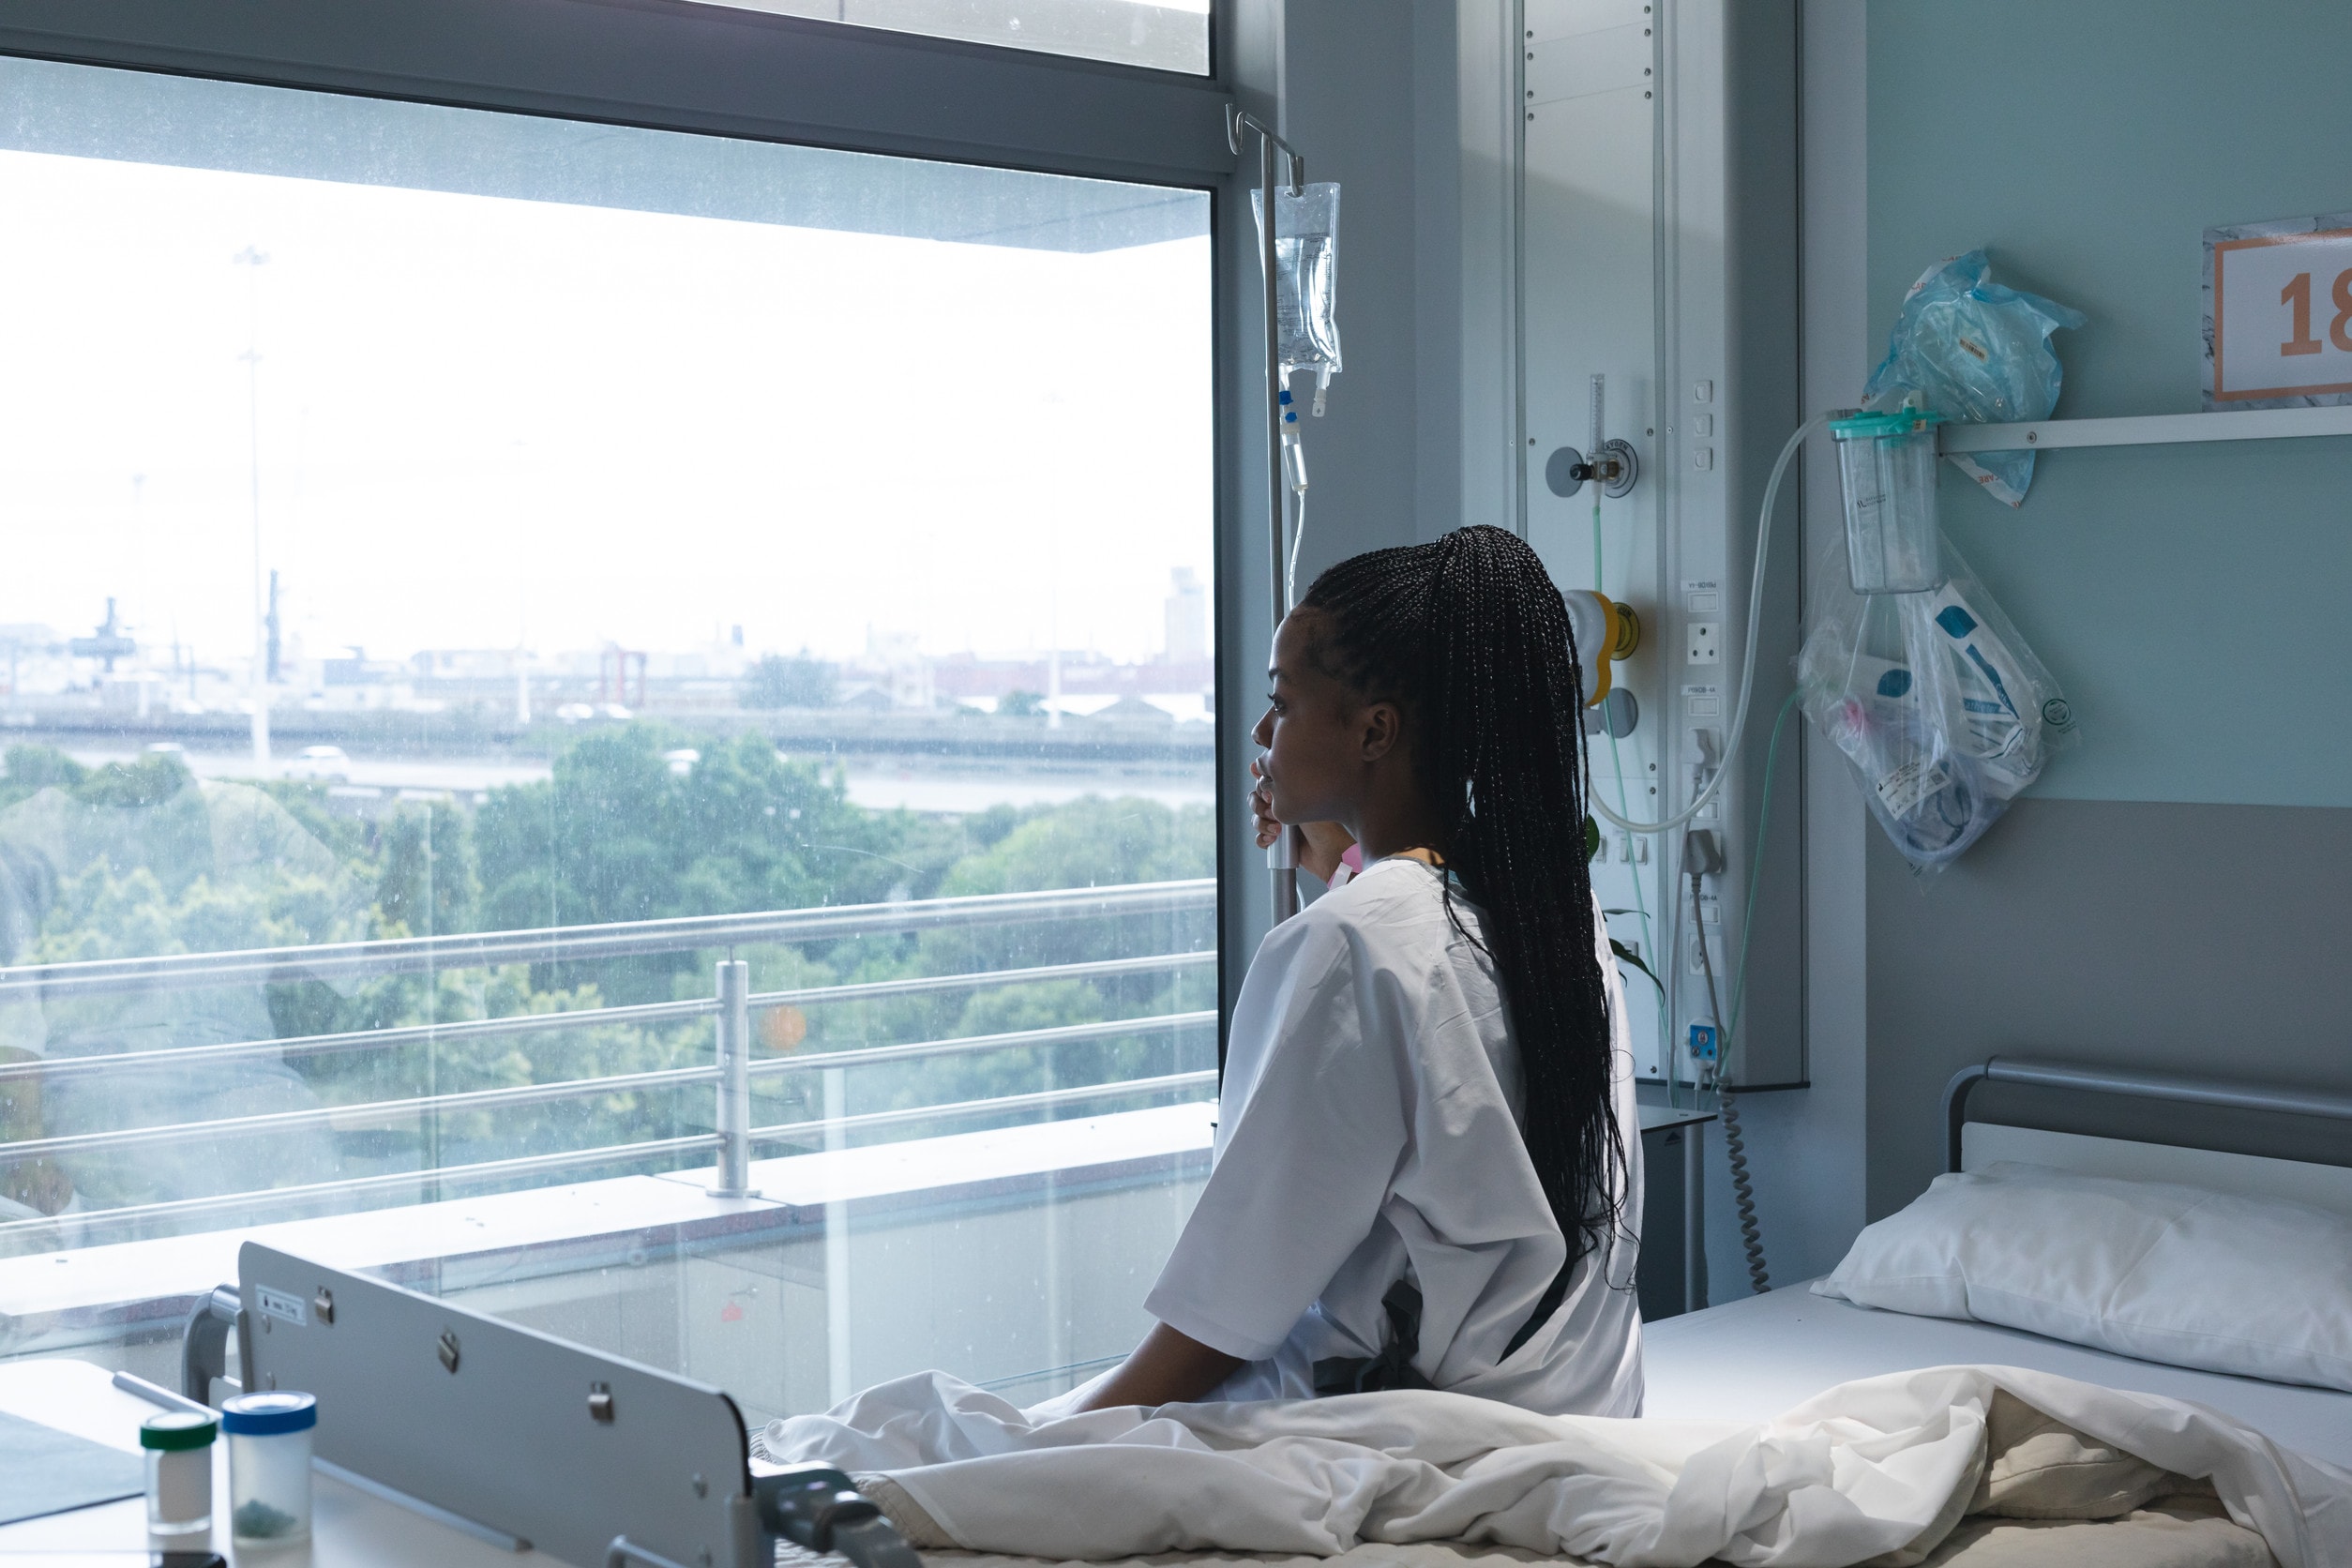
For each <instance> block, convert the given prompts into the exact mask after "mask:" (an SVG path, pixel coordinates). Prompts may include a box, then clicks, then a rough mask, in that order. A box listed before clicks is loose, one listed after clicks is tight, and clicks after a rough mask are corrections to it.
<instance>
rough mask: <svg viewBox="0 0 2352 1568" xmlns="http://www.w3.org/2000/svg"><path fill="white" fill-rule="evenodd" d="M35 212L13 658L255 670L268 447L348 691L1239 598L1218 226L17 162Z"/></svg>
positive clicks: (317, 642) (1086, 632) (292, 553)
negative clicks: (57, 636)
mask: <svg viewBox="0 0 2352 1568" xmlns="http://www.w3.org/2000/svg"><path fill="white" fill-rule="evenodd" d="M0 211H5V212H7V213H8V224H7V226H6V234H5V238H0V301H6V302H8V303H7V304H5V305H0V363H5V364H6V365H7V366H8V374H7V376H6V377H0V530H4V531H5V533H6V534H7V535H8V541H9V544H8V558H9V561H10V568H9V569H8V571H7V572H6V573H5V574H0V624H7V623H23V622H34V623H45V624H47V625H49V626H53V627H55V628H57V629H58V630H60V631H64V632H73V633H82V632H86V631H87V629H88V628H89V627H90V626H92V625H94V624H95V623H96V622H97V621H98V618H99V617H100V615H102V614H103V612H104V601H105V599H106V597H107V596H109V595H113V596H116V597H118V598H119V599H120V600H121V602H122V613H123V616H124V619H125V620H126V621H127V622H128V624H129V625H130V626H131V627H132V628H133V630H134V635H136V636H138V637H139V638H140V640H141V641H143V642H144V643H148V644H150V645H155V644H168V643H170V642H172V641H175V640H176V641H182V642H185V643H188V644H192V645H193V646H194V647H195V648H196V650H197V651H198V653H199V654H200V655H201V656H203V657H204V660H205V662H207V663H210V662H213V661H214V660H215V659H217V658H218V659H230V658H240V659H241V658H242V657H243V656H244V655H245V654H246V653H247V652H248V651H249V649H250V647H251V642H252V632H251V625H252V622H251V600H252V588H251V583H252V578H253V561H254V543H253V539H254V523H253V512H254V507H253V504H252V492H251V483H252V464H251V462H250V460H249V454H251V453H252V452H254V451H258V458H259V464H258V466H259V475H260V487H259V488H260V505H259V511H260V518H261V523H260V532H261V540H262V548H261V555H262V564H263V565H264V568H268V567H275V568H277V569H278V570H279V573H280V574H281V579H282V581H283V584H284V591H285V595H286V598H285V616H286V624H287V629H288V630H289V632H291V633H293V634H294V635H297V636H299V637H300V639H301V640H302V642H303V645H304V648H305V651H306V652H307V653H308V654H309V656H313V657H315V656H321V655H331V654H335V653H339V651H340V650H341V649H342V648H343V647H345V646H359V647H363V648H364V649H365V650H366V651H367V654H368V656H369V657H371V658H381V657H394V658H397V657H404V656H406V655H408V654H409V653H411V652H414V651H415V650H416V649H419V648H426V647H443V648H447V647H462V648H511V647H514V646H516V645H517V644H518V642H520V643H521V644H522V645H524V646H527V647H529V648H530V649H532V650H533V651H534V652H535V653H536V654H539V655H541V656H545V655H548V654H550V653H557V652H564V651H573V650H581V649H595V648H599V647H602V646H604V645H605V644H607V643H608V642H619V643H621V644H622V645H624V646H626V647H631V648H640V649H651V650H678V651H684V650H689V649H694V648H700V647H701V646H704V645H706V644H708V643H709V642H710V641H712V640H713V638H714V636H715V634H716V635H724V628H731V627H732V626H736V625H741V626H743V627H744V635H745V641H746V644H747V645H749V646H750V647H752V648H754V649H761V648H774V649H778V650H785V651H790V650H794V649H799V648H802V647H807V648H808V649H810V650H812V651H814V652H816V653H818V654H820V655H822V656H831V657H842V656H852V655H854V654H856V653H858V652H860V651H862V650H863V649H864V647H865V646H866V643H867V629H868V627H869V626H870V627H872V628H874V629H876V630H882V631H896V632H912V633H914V634H916V635H917V636H918V638H919V640H920V645H921V646H922V647H923V649H924V650H925V651H926V652H928V653H931V654H934V655H947V654H955V653H958V652H962V651H965V650H973V651H978V652H981V653H984V654H987V653H1013V652H1020V651H1024V650H1035V649H1043V648H1045V647H1047V646H1049V645H1051V644H1052V643H1054V642H1057V641H1058V643H1059V644H1060V645H1061V646H1062V647H1063V648H1068V649H1082V648H1095V649H1099V650H1101V651H1102V652H1104V653H1106V654H1108V655H1110V656H1114V657H1117V658H1122V659H1137V658H1144V657H1148V656H1152V655H1153V654H1155V653H1157V652H1158V651H1159V648H1160V644H1161V641H1162V638H1163V615H1162V604H1163V601H1164V600H1165V598H1166V596H1167V595H1168V589H1169V574H1170V571H1171V569H1172V568H1175V567H1180V566H1182V567H1190V568H1192V569H1193V570H1194V571H1196V572H1198V573H1199V575H1200V576H1201V577H1202V578H1203V579H1204V580H1205V579H1207V578H1209V576H1210V569H1209V568H1210V563H1211V516H1212V500H1213V498H1212V405H1211V396H1212V385H1211V359H1210V354H1211V328H1210V265H1211V258H1210V248H1209V242H1208V239H1207V237H1206V235H1205V234H1203V235H1202V236H1201V237H1200V238H1198V239H1184V240H1178V241H1174V242H1170V243H1163V244H1157V245H1151V246H1143V247H1138V248H1135V249H1124V250H1112V251H1105V252H1098V253H1094V254H1075V253H1068V252H1060V251H1032V250H1021V249H1011V248H1006V247H998V246H982V245H959V244H948V243H942V242H938V241H932V240H922V239H905V238H897V237H891V236H883V235H873V234H838V233H832V232H824V231H816V230H807V229H793V228H785V227H779V226H775V225H768V224H759V223H747V222H737V221H730V220H723V219H705V218H690V217H678V216H671V215H665V214H652V213H640V212H630V211H622V210H613V209H608V208H598V207H587V206H573V205H564V204H551V203H544V202H530V201H520V200H509V199H504V198H494V197H484V196H475V195H455V194H449V193H445V192H438V191H424V190H412V189H400V188H385V187H375V186H355V185H343V184H337V183H328V182H323V181H316V180H305V179H292V178H284V177H279V176H271V175H256V174H249V173H231V172H219V171H210V170H195V169H185V168H166V167H159V166H155V165H148V164H136V163H124V162H113V161H104V160H98V159H92V158H69V157H60V156H53V155H48V154H35V153H24V152H13V151H0ZM1205 218H1206V205H1205V203H1204V204H1203V219H1204V223H1205ZM248 249H256V250H258V251H260V252H261V253H263V254H264V255H265V256H266V257H267V261H266V262H265V264H262V265H259V266H251V265H245V264H236V263H234V262H233V261H232V258H233V257H234V256H236V255H238V254H240V253H242V252H245V251H247V250H248ZM249 347H252V348H256V349H258V352H259V355H260V357H259V361H258V367H255V366H252V365H249V363H248V361H247V360H246V358H245V357H244V356H245V355H246V354H247V353H248V350H249ZM256 372H257V373H256ZM249 378H250V379H249ZM249 394H250V395H251V400H250V401H249Z"/></svg>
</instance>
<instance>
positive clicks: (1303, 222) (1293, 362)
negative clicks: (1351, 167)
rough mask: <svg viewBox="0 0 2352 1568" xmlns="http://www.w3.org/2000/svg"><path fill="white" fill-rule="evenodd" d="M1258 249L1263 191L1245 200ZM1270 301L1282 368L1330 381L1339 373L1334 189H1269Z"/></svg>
mask: <svg viewBox="0 0 2352 1568" xmlns="http://www.w3.org/2000/svg"><path fill="white" fill-rule="evenodd" d="M1249 204H1250V210H1251V211H1252V212H1253V213H1255V214H1256V216H1257V219H1258V225H1259V227H1258V237H1259V244H1260V245H1262V244H1264V243H1265V236H1266V229H1265V223H1266V201H1265V195H1264V193H1263V192H1262V191H1256V190H1253V191H1251V192H1250V196H1249ZM1274 298H1275V314H1276V316H1277V317H1278V318H1279V319H1280V323H1281V343H1280V346H1279V348H1278V350H1277V351H1276V357H1277V358H1279V359H1280V361H1281V363H1282V368H1283V369H1284V371H1285V372H1286V373H1287V372H1289V371H1291V370H1306V369H1311V370H1315V371H1318V372H1319V376H1318V378H1317V379H1318V381H1319V382H1329V381H1330V379H1331V378H1332V377H1333V376H1334V375H1336V374H1337V373H1338V372H1339V316H1338V310H1339V187H1338V186H1336V185H1334V184H1331V183H1329V182H1326V183H1324V184H1321V185H1310V186H1308V187H1307V188H1306V189H1305V191H1304V194H1302V195H1297V196H1293V195H1291V194H1290V189H1289V187H1288V186H1278V187H1276V188H1275V189H1274Z"/></svg>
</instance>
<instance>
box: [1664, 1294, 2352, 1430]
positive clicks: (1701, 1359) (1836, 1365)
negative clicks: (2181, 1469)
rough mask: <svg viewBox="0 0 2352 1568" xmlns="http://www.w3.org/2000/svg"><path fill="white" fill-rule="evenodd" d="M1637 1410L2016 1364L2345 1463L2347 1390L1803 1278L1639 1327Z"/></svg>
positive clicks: (1748, 1415) (1777, 1403) (1795, 1397)
mask: <svg viewBox="0 0 2352 1568" xmlns="http://www.w3.org/2000/svg"><path fill="white" fill-rule="evenodd" d="M1641 1335H1642V1363H1643V1371H1644V1375H1645V1378H1646V1380H1647V1382H1648V1388H1649V1392H1648V1395H1647V1397H1646V1399H1645V1400H1644V1402H1643V1406H1642V1412H1643V1413H1644V1414H1645V1415H1652V1416H1662V1417H1666V1418H1669V1419H1678V1418H1721V1419H1726V1420H1733V1421H1769V1420H1771V1419H1772V1417H1774V1416H1776V1415H1778V1414H1780V1413H1781V1412H1782V1411H1783V1410H1788V1409H1789V1408H1791V1407H1792V1406H1794V1405H1796V1404H1797V1403H1799V1402H1800V1401H1801V1400H1803V1399H1807V1398H1810V1397H1811V1396H1812V1395H1815V1394H1817V1393H1819V1392H1820V1391H1821V1390H1822V1389H1825V1388H1828V1387H1830V1386H1831V1385H1832V1384H1833V1383H1842V1382H1848V1381H1851V1380H1854V1379H1857V1378H1871V1377H1877V1375H1878V1374H1880V1373H1882V1372H1901V1371H1907V1370H1908V1369H1910V1368H1913V1367H1920V1366H1945V1365H1952V1364H1985V1365H1997V1366H2024V1367H2029V1368H2032V1369H2033V1370H2035V1371H2038V1372H2053V1373H2056V1374H2058V1376H2060V1377H2064V1378H2074V1379H2078V1380H2081V1381H2084V1382H2088V1383H2099V1384H2103V1385H2104V1386H2105V1387H2108V1388H2120V1389H2130V1390H2133V1391H2134V1392H2137V1393H2142V1394H2160V1395H2164V1396H2165V1397H2167V1398H2172V1399H2186V1400H2191V1401H2194V1403H2196V1404H2200V1405H2205V1406H2208V1407H2209V1408H2211V1409H2213V1410H2220V1411H2222V1412H2223V1413H2224V1414H2225V1415H2231V1416H2235V1417H2237V1418H2238V1419H2239V1420H2240V1421H2242V1422H2244V1423H2246V1424H2247V1425H2250V1426H2252V1427H2254V1429H2255V1430H2257V1431H2259V1432H2261V1433H2263V1434H2264V1435H2265V1436H2267V1437H2269V1439H2270V1440H2272V1441H2274V1442H2276V1443H2279V1444H2281V1445H2282V1446H2284V1447H2287V1448H2292V1449H2296V1450H2298V1451H2299V1452H2301V1453H2303V1454H2306V1455H2310V1456H2312V1457H2313V1458H2315V1459H2324V1460H2327V1461H2329V1463H2331V1464H2336V1465H2343V1466H2346V1467H2352V1394H2344V1393H2339V1392H2337V1391H2335V1390H2332V1389H2322V1388H2300V1387H2296V1386H2294V1385H2291V1384H2286V1383H2271V1382H2264V1381H2263V1380H2260V1379H2257V1378H2234V1377H2230V1376H2228V1375H2226V1374H2224V1373H2220V1372H2197V1371H2192V1370H2190V1369H2188V1368H2186V1367H2179V1366H2164V1365H2161V1364H2157V1363H2154V1362H2146V1361H2135V1360H2133V1358H2131V1357H2130V1356H2119V1355H2115V1354H2112V1353H2110V1352H2108V1351H2105V1350H2094V1349H2087V1348H2085V1347H2083V1346H2080V1345H2070V1344H2067V1343H2065V1342H2064V1341H2062V1340H2057V1339H2045V1338H2043V1336H2042V1335H2040V1334H2028V1333H2026V1332H2024V1331H2023V1330H2021V1329H2006V1328H2000V1327H1998V1326H1996V1325H1994V1324H1991V1323H1976V1322H1957V1321H1953V1320H1952V1319H1945V1318H1912V1317H1907V1316H1906V1315H1904V1314H1902V1313H1899V1312H1878V1311H1875V1310H1873V1309H1871V1308H1869V1307H1865V1306H1856V1305H1855V1304H1853V1303H1851V1302H1846V1301H1838V1300H1835V1299H1833V1298H1831V1297H1828V1296H1817V1295H1815V1294H1814V1293H1813V1291H1812V1289H1810V1286H1809V1284H1801V1285H1791V1286H1787V1287H1784V1288H1783V1289H1777V1290H1773V1291H1771V1292H1770V1293H1768V1294H1765V1295H1761V1296H1751V1297H1748V1298H1747V1299H1745V1300H1742V1301H1736V1302H1728V1303H1726V1304H1724V1305H1722V1306H1715V1307H1710V1308H1708V1309H1707V1310H1706V1311H1703V1312H1693V1313H1686V1314H1684V1315H1683V1316H1681V1317H1679V1318H1669V1319H1666V1320H1665V1321H1663V1322H1657V1323H1646V1324H1644V1325H1643V1326H1642V1331H1641Z"/></svg>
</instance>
